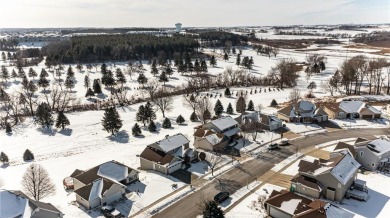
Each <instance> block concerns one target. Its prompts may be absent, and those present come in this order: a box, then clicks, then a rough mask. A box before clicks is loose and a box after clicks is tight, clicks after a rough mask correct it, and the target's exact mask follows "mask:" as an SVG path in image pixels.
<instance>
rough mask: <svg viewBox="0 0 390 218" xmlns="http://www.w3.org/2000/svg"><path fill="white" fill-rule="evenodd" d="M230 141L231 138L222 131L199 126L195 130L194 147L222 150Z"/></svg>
mask: <svg viewBox="0 0 390 218" xmlns="http://www.w3.org/2000/svg"><path fill="white" fill-rule="evenodd" d="M228 143H229V139H228V138H227V137H225V135H224V134H222V133H217V132H214V131H213V130H206V129H203V128H198V129H196V131H195V132H194V147H195V148H201V149H203V150H208V151H218V150H222V149H223V148H224V147H225V146H226V145H227V144H228Z"/></svg>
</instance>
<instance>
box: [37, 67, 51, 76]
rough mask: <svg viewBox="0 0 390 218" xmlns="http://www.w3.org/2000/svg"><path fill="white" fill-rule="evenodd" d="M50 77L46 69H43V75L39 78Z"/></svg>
mask: <svg viewBox="0 0 390 218" xmlns="http://www.w3.org/2000/svg"><path fill="white" fill-rule="evenodd" d="M48 76H49V74H48V73H47V71H46V70H45V69H44V68H42V70H41V73H40V74H39V77H45V78H46V77H48Z"/></svg>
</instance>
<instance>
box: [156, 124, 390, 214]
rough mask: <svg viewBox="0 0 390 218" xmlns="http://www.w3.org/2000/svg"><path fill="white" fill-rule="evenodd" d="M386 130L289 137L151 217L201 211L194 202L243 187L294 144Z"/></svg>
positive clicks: (307, 144)
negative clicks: (288, 141)
mask: <svg viewBox="0 0 390 218" xmlns="http://www.w3.org/2000/svg"><path fill="white" fill-rule="evenodd" d="M389 133H390V130H389V129H352V130H340V131H335V132H329V133H322V134H316V135H309V136H307V137H305V138H301V139H297V140H293V141H291V144H292V146H288V147H283V148H282V149H281V150H280V151H278V152H274V153H263V154H262V155H260V156H259V157H258V158H255V159H253V160H250V161H247V162H245V163H243V164H242V165H241V166H240V167H239V168H233V169H232V170H230V171H229V172H227V173H225V174H223V175H221V176H219V177H218V180H215V181H213V182H212V183H210V184H208V185H206V186H204V187H202V188H201V189H199V190H197V191H196V192H195V193H193V194H191V195H189V196H187V197H185V198H183V199H181V200H180V201H178V202H176V203H174V204H172V205H171V206H169V207H168V208H166V209H165V210H163V211H161V212H160V213H158V214H155V215H154V217H163V218H165V217H166V218H174V217H186V218H192V217H196V216H197V215H199V214H201V211H200V210H199V208H198V207H197V202H199V200H200V199H202V198H204V197H205V198H212V197H213V196H214V195H215V194H216V193H218V192H219V190H221V189H222V190H227V191H229V192H230V193H233V192H235V191H236V190H238V189H240V188H242V187H244V186H245V185H246V184H247V183H248V182H249V183H250V182H252V181H253V180H254V178H257V177H260V176H261V175H263V174H264V173H266V172H267V171H269V170H270V169H271V168H272V167H273V166H274V164H275V163H279V162H280V161H282V160H284V159H285V158H287V157H289V156H290V155H292V154H294V152H295V150H296V147H298V148H299V149H304V148H307V147H312V146H315V145H318V144H321V143H325V142H329V141H334V140H339V139H345V138H355V137H365V138H372V137H373V136H374V135H388V134H389ZM224 203H225V202H224Z"/></svg>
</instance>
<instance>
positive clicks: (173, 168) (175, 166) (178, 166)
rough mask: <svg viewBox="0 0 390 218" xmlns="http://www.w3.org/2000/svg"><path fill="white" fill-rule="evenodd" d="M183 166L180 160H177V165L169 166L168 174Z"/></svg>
mask: <svg viewBox="0 0 390 218" xmlns="http://www.w3.org/2000/svg"><path fill="white" fill-rule="evenodd" d="M180 168H181V163H180V162H177V163H176V164H175V165H172V166H169V168H168V174H169V173H172V172H175V171H176V170H178V169H180Z"/></svg>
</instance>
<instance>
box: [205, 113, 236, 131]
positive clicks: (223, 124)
mask: <svg viewBox="0 0 390 218" xmlns="http://www.w3.org/2000/svg"><path fill="white" fill-rule="evenodd" d="M211 123H212V124H213V125H214V126H215V127H217V128H218V129H219V130H220V131H223V130H224V129H227V128H229V127H232V126H235V125H237V124H238V123H237V121H236V120H234V119H233V118H232V117H230V116H227V117H221V118H219V119H216V120H213V121H211Z"/></svg>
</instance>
